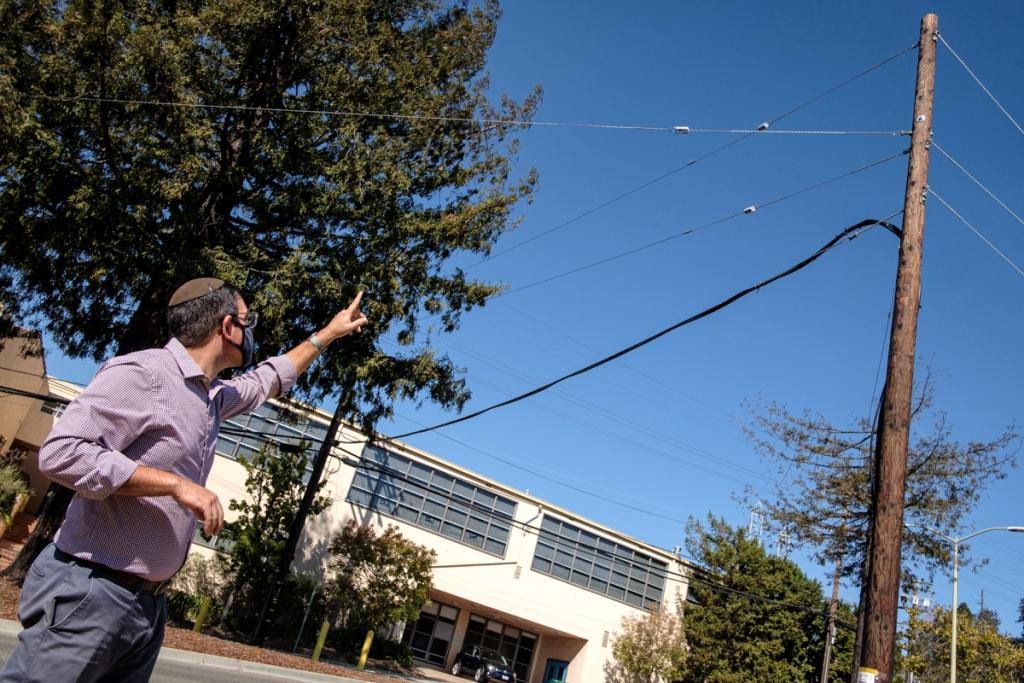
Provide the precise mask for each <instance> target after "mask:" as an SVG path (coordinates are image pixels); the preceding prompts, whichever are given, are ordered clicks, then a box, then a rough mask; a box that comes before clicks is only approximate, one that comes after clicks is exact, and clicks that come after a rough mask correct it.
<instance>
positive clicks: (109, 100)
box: [35, 95, 909, 135]
mask: <svg viewBox="0 0 1024 683" xmlns="http://www.w3.org/2000/svg"><path fill="white" fill-rule="evenodd" d="M35 97H38V98H39V99H44V100H53V101H57V102H92V103H97V104H126V105H132V106H146V107H170V108H178V109H212V110H222V111H256V112H269V113H273V114H300V115H315V116H324V117H345V118H368V119H393V120H399V121H429V122H433V123H468V124H472V125H474V126H516V127H521V128H529V127H531V126H537V127H545V128H592V129H601V130H635V131H646V132H658V133H680V132H683V131H685V132H686V133H759V132H760V133H770V134H774V135H909V131H905V130H767V129H732V128H692V127H690V126H643V125H620V124H614V123H578V122H560V121H531V120H528V119H500V118H499V119H492V118H479V117H472V116H436V115H430V114H398V113H381V112H367V111H352V110H344V109H309V108H302V107H264V106H259V105H251V104H206V103H202V102H181V101H173V100H144V99H132V98H125V97H98V96H95V95H75V96H59V95H36V96H35Z"/></svg>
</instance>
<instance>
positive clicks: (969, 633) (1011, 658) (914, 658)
mask: <svg viewBox="0 0 1024 683" xmlns="http://www.w3.org/2000/svg"><path fill="white" fill-rule="evenodd" d="M951 633H952V618H951V612H950V611H949V610H944V609H942V608H941V607H935V608H932V609H931V610H929V611H922V610H920V609H918V608H912V609H911V610H910V611H909V618H908V623H907V630H906V632H905V633H904V634H903V636H904V641H903V650H902V652H901V653H900V654H901V656H900V660H899V667H900V668H901V669H902V670H903V671H906V672H909V673H912V674H914V677H915V678H914V680H915V681H919V682H920V683H945V681H948V680H949V654H950V653H949V645H950V642H949V639H950V635H951ZM956 641H957V650H956V660H957V666H956V670H957V680H958V681H961V682H962V683H1017V682H1018V681H1021V680H1024V646H1022V645H1021V644H1020V643H1017V642H1014V641H1013V640H1012V639H1010V638H1008V637H1006V636H1004V635H1002V634H1000V633H999V627H998V623H993V621H992V619H991V615H985V614H978V615H975V614H972V613H971V610H970V609H968V608H967V606H966V605H961V606H960V609H959V610H958V611H957V639H956Z"/></svg>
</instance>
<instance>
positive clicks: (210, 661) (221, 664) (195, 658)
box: [0, 619, 400, 683]
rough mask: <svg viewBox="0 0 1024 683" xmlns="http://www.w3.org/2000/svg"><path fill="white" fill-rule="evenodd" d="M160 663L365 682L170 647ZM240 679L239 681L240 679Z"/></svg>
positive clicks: (329, 682) (14, 628) (321, 682)
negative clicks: (178, 663) (166, 662)
mask: <svg viewBox="0 0 1024 683" xmlns="http://www.w3.org/2000/svg"><path fill="white" fill-rule="evenodd" d="M20 631H21V624H19V623H18V622H16V621H12V620H10V619H0V634H4V635H9V636H13V637H17V635H18V633H19V632H20ZM160 659H161V660H163V661H170V662H180V663H183V664H195V665H202V666H208V667H211V668H215V669H224V670H228V671H237V672H239V673H240V674H245V673H261V674H264V675H266V676H275V677H278V678H281V679H282V680H289V681H308V682H309V683H366V681H364V680H361V679H356V678H348V677H345V676H329V675H327V674H320V673H313V672H311V671H301V670H299V669H286V668H284V667H280V666H271V665H270V664H260V663H258V662H247V661H244V660H241V659H231V658H229V657H219V656H217V655H207V654H203V653H202V652H190V651H188V650H175V649H173V648H169V647H165V648H163V649H161V650H160ZM239 678H241V676H240V677H239ZM399 680H400V679H399Z"/></svg>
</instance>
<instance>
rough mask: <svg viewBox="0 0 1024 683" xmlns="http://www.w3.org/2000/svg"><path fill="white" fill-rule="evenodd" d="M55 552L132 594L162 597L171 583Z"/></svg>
mask: <svg viewBox="0 0 1024 683" xmlns="http://www.w3.org/2000/svg"><path fill="white" fill-rule="evenodd" d="M57 552H58V553H59V554H61V555H64V556H65V557H66V558H67V560H68V561H69V562H74V563H75V564H77V565H79V566H81V567H88V568H89V569H91V570H93V572H94V573H95V574H97V575H99V576H102V577H103V578H105V579H110V580H111V581H113V582H114V583H116V584H117V585H119V586H121V587H123V588H127V589H128V590H130V591H131V592H133V593H149V594H151V595H154V596H156V595H163V594H164V592H165V591H166V590H167V588H168V586H169V585H170V583H171V580H170V579H167V580H166V581H150V580H149V579H144V578H142V577H141V576H139V575H138V574H132V573H131V572H126V571H121V570H120V569H114V568H112V567H108V566H107V565H105V564H100V563H99V562H93V561H92V560H83V559H82V558H80V557H75V556H74V555H68V554H67V553H64V552H62V551H60V550H58V551H57Z"/></svg>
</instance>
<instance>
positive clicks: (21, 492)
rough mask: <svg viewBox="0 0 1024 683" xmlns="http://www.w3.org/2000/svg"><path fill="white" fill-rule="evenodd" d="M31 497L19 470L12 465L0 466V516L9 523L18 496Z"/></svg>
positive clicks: (30, 490) (23, 476)
mask: <svg viewBox="0 0 1024 683" xmlns="http://www.w3.org/2000/svg"><path fill="white" fill-rule="evenodd" d="M30 495H32V489H30V488H29V486H28V483H27V482H26V481H25V475H24V474H23V473H22V471H21V468H20V467H19V466H18V465H16V464H13V463H8V464H5V465H0V515H2V516H3V518H4V519H5V520H6V521H7V522H10V519H11V516H12V512H13V511H14V503H15V501H17V500H18V497H19V496H30Z"/></svg>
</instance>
